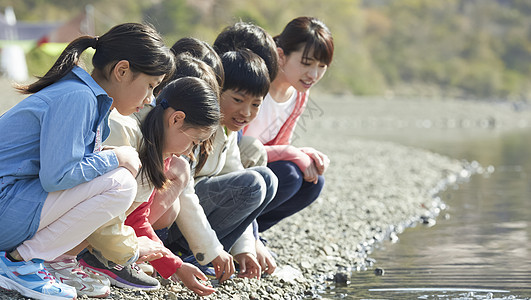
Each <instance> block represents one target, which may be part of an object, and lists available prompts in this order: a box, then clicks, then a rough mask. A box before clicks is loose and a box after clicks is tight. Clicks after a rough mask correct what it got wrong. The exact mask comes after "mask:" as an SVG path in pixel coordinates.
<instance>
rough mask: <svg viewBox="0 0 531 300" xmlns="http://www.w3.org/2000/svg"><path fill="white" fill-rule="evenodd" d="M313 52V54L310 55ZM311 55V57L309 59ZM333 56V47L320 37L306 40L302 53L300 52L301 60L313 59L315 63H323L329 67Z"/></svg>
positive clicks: (328, 41) (327, 40)
mask: <svg viewBox="0 0 531 300" xmlns="http://www.w3.org/2000/svg"><path fill="white" fill-rule="evenodd" d="M311 52H313V53H311ZM310 54H313V55H312V56H313V57H310ZM333 56H334V45H333V44H332V42H331V41H330V40H329V39H325V38H324V37H322V36H317V37H316V38H314V39H310V40H308V42H307V43H306V45H304V51H303V52H302V60H303V61H304V60H307V59H310V58H314V59H316V60H317V61H320V62H323V63H325V64H326V65H327V66H330V64H331V63H332V58H333Z"/></svg>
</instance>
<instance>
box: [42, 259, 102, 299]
mask: <svg viewBox="0 0 531 300" xmlns="http://www.w3.org/2000/svg"><path fill="white" fill-rule="evenodd" d="M44 266H45V267H46V270H48V271H49V272H50V273H52V274H53V275H54V276H55V279H56V280H57V281H59V282H61V283H64V284H68V285H69V286H71V287H74V288H75V289H76V291H77V295H78V296H83V295H87V296H88V297H95V298H106V297H107V296H109V294H110V293H111V287H110V281H109V280H108V279H107V278H106V277H104V276H101V275H99V274H98V275H96V273H93V272H85V271H84V270H83V269H82V268H81V267H80V266H79V263H78V262H77V260H76V259H75V258H66V259H63V260H60V261H54V262H44Z"/></svg>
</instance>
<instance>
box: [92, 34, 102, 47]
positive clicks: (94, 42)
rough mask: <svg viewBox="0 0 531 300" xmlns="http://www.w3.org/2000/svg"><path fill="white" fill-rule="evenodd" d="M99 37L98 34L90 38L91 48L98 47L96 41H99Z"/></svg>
mask: <svg viewBox="0 0 531 300" xmlns="http://www.w3.org/2000/svg"><path fill="white" fill-rule="evenodd" d="M99 39H100V37H99V36H95V37H94V38H93V39H92V40H93V44H92V48H94V49H96V48H98V42H99Z"/></svg>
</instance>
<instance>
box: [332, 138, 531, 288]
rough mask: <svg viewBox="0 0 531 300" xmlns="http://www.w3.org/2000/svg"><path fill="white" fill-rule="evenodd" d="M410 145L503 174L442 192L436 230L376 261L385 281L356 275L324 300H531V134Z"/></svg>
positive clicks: (387, 248)
mask: <svg viewBox="0 0 531 300" xmlns="http://www.w3.org/2000/svg"><path fill="white" fill-rule="evenodd" d="M373 137H374V136H373ZM394 138H395V139H399V137H398V138H397V137H396V135H395V136H394ZM385 139H388V138H385ZM405 140H406V141H404V140H402V141H401V142H402V143H405V144H410V145H412V146H417V147H419V146H422V147H423V148H426V149H429V150H433V151H436V152H439V153H442V154H446V155H448V156H451V157H455V158H462V159H466V160H468V161H472V160H477V161H479V162H480V163H481V164H482V165H483V166H488V165H492V166H494V168H495V169H496V171H495V172H494V173H492V174H490V175H489V176H483V175H475V176H472V177H471V178H470V181H469V182H467V183H464V184H461V185H460V186H459V188H458V189H449V190H447V191H445V192H443V193H442V194H441V195H440V196H441V198H442V199H443V201H444V202H445V203H446V204H447V205H448V206H449V208H448V209H447V210H446V211H443V212H442V213H441V215H440V216H439V218H438V219H437V225H436V226H433V227H427V226H423V225H417V226H416V227H414V228H410V229H408V230H406V231H405V232H404V233H403V234H401V235H400V236H399V239H400V240H399V242H398V243H396V244H392V243H384V244H382V245H380V247H379V249H377V250H376V251H374V252H373V254H372V255H371V257H372V258H374V259H375V260H376V263H375V265H374V267H378V268H382V269H384V270H385V274H384V275H383V276H377V275H375V273H374V270H372V269H371V270H368V271H366V272H355V273H353V274H352V276H351V282H350V284H349V285H348V286H347V287H342V288H340V287H337V288H335V289H332V290H329V291H327V293H326V294H325V295H324V296H325V297H329V298H343V299H531V298H530V297H531V241H530V240H531V221H530V219H531V218H530V217H529V216H530V215H531V202H530V201H529V200H530V199H531V180H530V179H531V178H530V176H529V175H530V174H531V159H530V158H531V134H530V133H527V132H517V133H512V134H505V135H499V136H491V137H480V138H477V139H474V138H472V139H469V140H468V141H461V142H460V143H458V144H456V143H455V142H452V141H450V140H444V139H443V141H442V142H441V141H440V140H439V142H437V143H431V144H430V143H428V142H426V140H422V138H419V136H418V135H417V136H416V138H415V139H414V140H411V141H410V142H409V143H408V142H407V139H405ZM397 141H398V140H397ZM445 142H446V143H445ZM420 144H422V145H420Z"/></svg>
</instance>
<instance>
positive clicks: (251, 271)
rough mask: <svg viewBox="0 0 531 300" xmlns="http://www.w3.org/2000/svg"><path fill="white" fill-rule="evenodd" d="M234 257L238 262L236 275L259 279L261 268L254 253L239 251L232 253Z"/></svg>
mask: <svg viewBox="0 0 531 300" xmlns="http://www.w3.org/2000/svg"><path fill="white" fill-rule="evenodd" d="M234 259H235V260H236V261H237V262H238V263H239V264H240V273H239V274H238V277H247V278H256V279H260V275H262V268H261V267H260V264H259V263H258V261H257V260H256V257H255V256H254V255H252V254H251V253H240V254H236V255H234Z"/></svg>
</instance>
